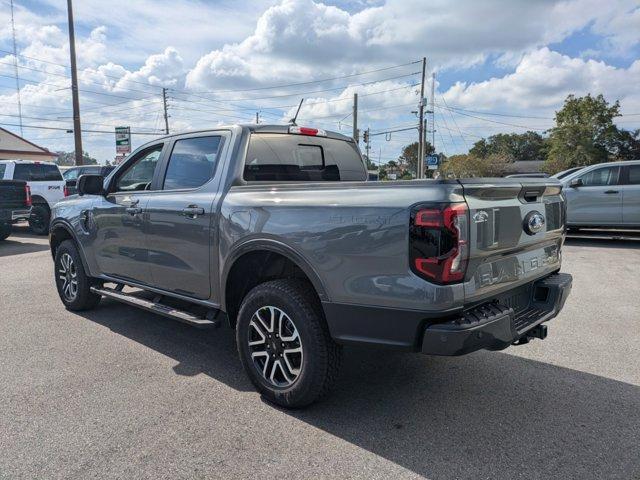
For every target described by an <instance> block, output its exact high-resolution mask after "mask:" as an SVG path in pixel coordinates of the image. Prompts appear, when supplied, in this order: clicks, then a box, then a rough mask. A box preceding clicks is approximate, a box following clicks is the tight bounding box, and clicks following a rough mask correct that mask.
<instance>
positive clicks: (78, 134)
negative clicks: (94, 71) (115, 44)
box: [67, 0, 83, 165]
mask: <svg viewBox="0 0 640 480" xmlns="http://www.w3.org/2000/svg"><path fill="white" fill-rule="evenodd" d="M67 13H68V15H69V55H70V56H71V95H72V101H73V140H74V144H75V154H76V155H75V156H76V165H82V163H83V162H82V129H81V127H80V99H79V98H78V70H77V66H76V37H75V32H74V28H73V6H72V5H71V0H67Z"/></svg>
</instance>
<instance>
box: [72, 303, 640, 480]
mask: <svg viewBox="0 0 640 480" xmlns="http://www.w3.org/2000/svg"><path fill="white" fill-rule="evenodd" d="M104 303H105V307H104V308H98V309H96V310H94V311H91V312H87V313H85V314H83V315H84V316H85V317H86V318H88V319H90V320H92V321H94V322H97V323H99V324H101V325H104V326H106V327H108V328H110V329H111V330H112V331H114V332H116V333H118V334H120V335H124V336H125V337H127V338H129V339H132V340H134V341H136V342H139V343H141V344H143V345H145V346H147V347H149V348H152V349H154V350H156V351H158V352H160V353H162V354H164V355H167V356H169V357H171V358H173V359H175V360H176V361H178V362H179V363H178V365H177V366H176V367H174V371H175V372H176V374H179V375H187V376H188V375H196V374H199V373H204V374H206V375H208V376H210V377H211V378H213V379H214V380H216V381H220V382H223V383H225V384H226V385H228V386H230V387H232V388H234V389H237V390H239V391H251V390H253V388H252V386H251V384H250V383H249V381H248V380H247V379H246V377H245V374H244V372H243V371H242V368H241V366H240V362H239V360H238V356H237V353H236V349H235V344H234V336H233V333H232V331H231V330H230V329H229V328H228V327H221V328H220V329H219V330H212V331H209V330H196V329H193V328H191V327H187V326H184V325H181V324H178V323H175V322H173V321H171V320H167V319H164V318H162V317H158V316H155V315H152V314H149V313H146V312H140V311H137V310H135V309H132V308H130V307H125V306H122V305H119V304H115V303H114V302H111V301H105V302H104ZM514 348H516V347H514ZM518 348H526V347H518ZM273 408H274V409H277V407H275V406H274V407H273ZM280 412H281V413H282V414H283V415H289V416H291V417H293V418H296V419H297V420H299V421H303V422H305V423H308V424H309V425H312V426H314V427H316V428H319V429H321V430H324V431H325V432H328V433H330V434H332V435H334V436H336V437H338V438H340V439H343V440H344V441H347V442H349V443H352V444H354V445H356V446H358V447H360V448H363V449H366V450H368V451H370V452H372V453H374V454H376V455H378V456H380V457H382V458H384V459H387V460H389V461H391V462H394V463H395V464H397V465H400V466H402V467H404V468H406V469H408V470H409V471H412V472H414V473H416V474H418V475H423V476H426V477H428V478H430V479H436V480H437V479H450V478H464V479H477V478H492V479H505V480H506V479H509V480H511V479H513V478H563V479H569V478H576V479H578V478H579V479H586V478H607V479H613V478H625V479H628V478H638V475H640V455H639V450H638V448H639V447H638V445H640V424H639V420H638V419H639V416H640V413H639V412H640V387H638V386H635V385H631V384H627V383H624V382H620V381H615V380H611V379H607V378H604V377H600V376H597V375H592V374H589V373H584V372H580V371H576V370H571V369H568V368H563V367H557V366H554V365H550V364H547V363H542V362H537V361H533V360H528V359H524V358H520V357H517V356H514V355H511V354H508V353H497V352H477V353H475V354H472V355H469V356H466V357H456V358H438V357H426V356H422V355H419V354H406V353H396V352H389V351H384V350H368V349H360V348H353V347H351V348H345V358H344V364H343V371H342V375H341V377H340V380H339V381H338V385H337V387H336V389H335V390H334V391H333V392H332V394H331V395H330V396H329V397H328V398H327V399H326V400H324V401H323V402H321V403H318V404H316V405H313V406H311V407H309V408H307V409H304V410H295V411H287V410H280ZM282 434H283V435H286V434H287V432H282ZM336 473H337V474H339V472H336Z"/></svg>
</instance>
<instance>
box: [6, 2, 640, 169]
mask: <svg viewBox="0 0 640 480" xmlns="http://www.w3.org/2000/svg"><path fill="white" fill-rule="evenodd" d="M44 1H45V2H47V3H48V6H49V8H48V9H47V10H45V11H44V13H42V12H41V13H36V12H33V11H29V10H28V9H26V8H24V7H22V6H19V5H18V6H17V10H16V20H17V25H16V26H17V34H18V44H19V47H20V51H21V53H22V54H23V55H26V56H30V57H34V58H40V59H46V60H48V61H49V62H53V64H51V63H42V62H39V61H36V60H29V59H27V58H24V57H21V58H20V64H21V65H23V66H24V67H28V68H32V69H36V70H43V71H41V72H39V71H34V70H24V71H22V72H21V74H22V76H23V78H29V79H33V80H36V81H40V82H42V83H41V84H39V85H29V84H28V85H25V86H24V87H23V88H22V93H23V95H22V100H23V106H24V113H25V115H30V116H32V117H40V118H51V119H53V120H54V124H55V125H61V126H68V125H69V124H70V113H69V110H70V95H69V90H68V88H67V89H66V90H65V89H64V88H65V87H68V85H69V83H70V82H69V79H68V74H69V70H68V68H67V67H64V66H57V65H54V64H62V65H66V64H68V59H69V52H68V47H67V32H66V25H65V22H66V11H65V10H64V8H63V7H64V5H63V3H60V2H59V1H58V0H44ZM341 4H342V5H344V2H342V3H341ZM349 7H350V8H349V10H346V9H345V8H340V7H336V6H330V5H326V4H323V3H320V2H314V1H312V0H281V1H278V2H277V3H275V2H274V0H260V1H258V2H249V1H247V0H240V1H237V2H232V1H231V0H224V1H222V2H216V3H215V4H212V3H206V2H201V1H195V0H156V1H151V0H140V1H139V2H138V1H136V2H127V1H125V0H114V1H112V2H104V1H101V0H84V1H83V2H76V5H75V8H76V11H75V14H76V27H77V29H76V32H77V42H78V55H79V66H80V70H79V77H80V86H81V89H82V90H84V91H83V92H82V101H81V109H82V112H83V121H84V122H85V124H86V125H85V127H86V128H88V129H104V130H110V129H111V128H112V127H111V126H112V125H115V124H122V123H123V122H125V123H129V124H130V125H132V126H134V128H137V129H139V130H144V129H155V128H160V127H161V126H162V123H163V121H162V118H161V116H160V115H161V106H160V89H161V87H170V88H172V89H173V90H172V91H171V92H170V96H171V98H170V108H171V109H172V110H171V115H172V118H171V124H172V128H174V129H175V130H183V129H191V128H200V127H206V126H211V125H214V124H216V123H217V122H220V121H224V120H227V121H240V120H250V119H251V118H252V117H253V115H254V113H255V110H253V108H254V107H255V108H256V109H258V108H262V110H263V119H264V120H267V119H268V120H269V121H282V120H287V119H288V118H290V117H291V116H292V115H293V112H294V110H295V108H294V107H293V105H295V104H297V102H298V100H299V98H300V97H302V96H304V97H305V104H304V106H303V108H302V111H301V113H300V118H301V119H302V120H305V119H307V120H309V121H310V122H312V123H314V124H320V125H322V126H324V127H325V128H333V129H335V128H337V126H338V123H337V122H338V120H339V119H341V118H343V117H346V118H345V119H344V121H343V122H342V123H341V125H343V128H346V130H348V129H349V127H348V124H349V123H350V121H351V119H350V113H351V99H352V95H353V93H354V92H355V91H357V92H358V93H359V94H360V106H361V113H360V125H361V126H362V127H363V128H364V127H366V126H369V125H370V126H371V127H372V128H382V127H388V126H390V125H396V124H398V123H400V124H408V123H411V122H413V123H415V117H414V116H413V115H412V114H410V111H411V110H412V109H415V106H414V105H415V104H416V103H417V96H416V94H415V88H408V87H407V85H409V84H410V83H411V82H413V81H414V80H415V78H416V77H414V78H412V79H409V78H406V79H390V80H387V81H384V82H379V83H376V84H367V85H359V84H360V83H362V82H367V81H371V80H375V79H381V78H385V77H391V76H394V75H398V74H402V73H408V72H411V71H415V70H418V69H419V66H418V65H414V66H411V67H406V68H403V69H398V70H391V71H387V72H384V73H383V72H380V73H377V74H375V75H374V74H372V75H368V76H362V77H354V78H349V79H342V80H336V81H333V82H323V83H321V84H315V85H302V86H299V87H294V88H288V89H285V88H282V89H269V90H264V91H251V92H234V93H230V92H220V90H225V89H251V88H260V87H263V86H266V85H274V84H287V83H292V82H305V81H309V80H317V79H319V78H328V77H335V76H340V75H345V74H351V73H354V72H360V71H363V70H371V69H375V68H378V67H386V66H388V65H392V64H399V63H405V62H407V61H411V60H416V59H418V58H420V57H422V56H424V55H426V56H427V58H428V65H429V69H431V68H435V69H437V70H440V71H442V70H446V69H450V68H455V69H456V75H457V74H458V73H459V75H460V77H462V78H464V76H465V74H466V68H468V67H470V66H473V65H477V64H482V63H483V62H485V61H486V60H487V59H488V58H491V59H496V58H497V59H498V60H497V63H498V64H499V65H500V66H501V67H502V68H505V69H508V70H510V71H512V73H509V74H507V75H504V76H503V77H501V78H493V79H490V80H486V81H478V82H473V83H472V82H461V83H458V84H456V85H454V86H453V87H451V88H450V89H449V90H448V91H447V92H446V93H445V97H446V98H447V101H448V102H449V103H450V104H452V105H459V106H462V107H464V108H468V109H471V110H494V111H502V112H505V113H523V114H525V115H539V116H553V111H554V109H557V108H558V107H559V106H560V105H561V104H562V101H563V100H564V98H565V97H566V95H567V94H568V93H577V94H583V93H586V92H592V93H600V92H602V93H604V94H605V95H606V96H607V98H609V99H611V100H613V99H615V98H620V99H621V100H622V105H623V109H624V110H626V111H627V112H630V111H631V110H635V112H638V111H640V101H639V100H638V94H637V93H635V92H634V85H637V83H638V80H639V78H638V70H640V66H639V64H638V61H636V62H635V63H633V64H632V65H631V66H629V67H627V68H615V67H613V66H611V65H607V64H606V63H605V62H598V61H594V60H586V59H583V58H570V57H567V56H563V55H560V54H559V53H557V52H553V51H552V50H551V49H549V48H548V47H547V46H548V45H549V44H551V43H553V42H559V41H562V40H563V39H564V38H566V37H567V36H568V35H570V34H571V33H572V32H576V31H579V30H582V29H586V30H588V31H591V32H592V33H594V34H595V35H598V36H600V38H601V39H602V41H601V43H600V44H599V45H589V47H591V52H590V53H589V54H588V55H587V54H585V58H586V57H588V56H594V55H598V53H600V55H599V57H600V58H607V57H606V56H605V55H603V54H602V53H603V52H604V51H606V52H607V55H609V56H611V55H618V56H621V57H624V56H625V55H629V52H632V51H634V50H633V49H634V48H635V47H636V46H637V44H638V41H639V40H640V38H639V36H640V8H639V7H638V4H637V0H611V1H609V2H607V3H603V2H601V1H600V0H546V1H544V2H531V1H525V0H514V1H511V2H504V1H502V0H487V1H485V2H477V1H471V0H460V1H458V2H454V3H452V2H450V1H446V0H434V1H432V2H429V4H428V5H425V2H424V0H386V1H383V0H375V1H369V0H362V1H360V0H354V1H352V2H350V3H349ZM114 12H118V14H117V15H116V14H114ZM8 25H9V21H8V16H7V11H6V10H3V11H0V43H1V44H2V45H5V49H6V45H7V41H8V40H9V39H10V34H11V32H10V29H9V28H8ZM83 32H90V33H84V34H83ZM207 52H208V53H207ZM585 52H586V49H585ZM631 58H632V57H631ZM0 61H1V62H4V63H11V62H12V57H10V56H5V57H4V58H3V59H1V60H0ZM494 61H495V60H494ZM0 69H1V70H2V72H3V73H6V74H8V75H11V73H12V69H11V66H10V65H0ZM4 83H5V84H7V83H8V81H7V82H4ZM47 84H49V85H47ZM347 85H348V86H347ZM9 87H10V84H9V86H6V85H5V89H3V90H0V114H6V115H15V113H16V103H15V102H16V99H15V93H14V92H12V91H11V89H10V88H9ZM338 87H340V88H338ZM185 88H188V89H191V91H192V92H193V93H194V95H193V96H186V95H185V94H184V93H183V92H182V90H183V89H185ZM323 88H335V90H331V91H329V92H326V93H325V92H315V93H314V92H313V90H320V89H323ZM384 90H391V91H389V92H385V93H381V94H376V95H369V94H371V93H377V92H381V91H384ZM216 91H217V92H218V93H217V94H216V93H201V92H216ZM91 92H95V93H91ZM293 92H298V94H297V95H291V96H286V95H289V94H291V93H293ZM332 92H333V93H332ZM108 95H119V97H118V96H116V97H109V96H108ZM277 95H283V96H282V97H276V98H272V99H261V100H256V101H252V100H251V99H252V98H262V97H267V96H277ZM127 98H139V99H140V100H135V101H130V102H128V103H124V102H127ZM234 98H235V99H236V101H234V102H231V101H229V100H230V99H234ZM239 99H246V100H239ZM107 104H110V105H113V106H107ZM116 104H120V105H122V106H118V105H116ZM282 105H291V106H290V107H288V108H285V107H282ZM274 106H279V107H280V108H277V109H273V107H274ZM442 114H444V116H443V115H442ZM8 118H13V117H0V119H1V120H3V121H7V122H8V121H9V120H8ZM455 118H456V119H457V120H458V123H459V126H460V128H461V129H462V130H463V131H468V132H469V133H470V134H474V135H475V134H479V135H485V134H491V133H495V132H496V131H508V130H512V129H513V128H512V127H509V126H507V125H500V124H495V123H494V124H491V123H487V122H484V121H480V120H478V119H472V118H469V117H462V116H457V114H456V117H455ZM636 118H637V117H636ZM436 121H437V122H438V124H439V131H438V136H437V137H436V139H437V140H438V139H439V135H440V134H443V136H444V140H445V141H447V137H449V134H450V133H452V135H451V136H453V135H455V134H454V133H453V132H455V131H457V127H456V126H455V125H454V124H453V119H452V118H451V116H450V114H448V113H447V112H446V111H438V114H437V115H436ZM445 121H447V122H448V123H447V124H445ZM55 122H57V123H55ZM25 123H27V122H26V121H25ZM30 123H31V124H38V123H39V124H44V123H46V122H45V121H44V120H30ZM504 123H524V124H527V125H533V126H536V127H543V126H545V125H546V124H547V123H548V122H547V121H545V120H544V119H542V120H526V119H522V121H520V120H513V121H511V120H509V119H508V118H507V119H505V122H504ZM344 125H347V126H346V127H344ZM447 129H451V131H449V130H447ZM516 130H517V129H516ZM29 132H30V133H33V134H34V136H36V135H37V137H38V138H42V139H47V138H51V139H56V140H55V142H59V143H55V142H54V143H52V144H47V146H48V147H49V148H53V149H55V148H66V149H69V148H71V138H70V136H69V138H68V139H65V138H64V137H65V133H64V132H57V131H52V132H48V131H37V130H35V131H34V130H32V131H29ZM458 136H459V135H458ZM414 137H415V134H414V133H413V132H407V133H399V134H394V139H393V140H392V141H391V142H388V143H383V144H382V145H383V147H382V148H383V152H382V153H383V155H387V153H386V152H388V151H394V155H395V150H394V149H396V150H397V149H398V147H399V145H400V144H401V143H402V142H404V141H408V139H410V138H414ZM134 138H135V137H134ZM148 138H149V137H145V139H148ZM473 139H474V137H472V136H470V137H469V142H472V141H473ZM112 140H113V139H112V137H111V136H109V135H101V134H87V136H86V140H85V143H86V146H87V148H88V149H89V150H90V151H92V152H94V153H97V154H98V155H99V156H100V157H101V158H104V159H106V158H110V157H111V156H112V153H113V145H112ZM141 140H142V138H139V139H138V141H141ZM52 141H53V140H52ZM134 141H136V140H134ZM451 143H455V141H454V140H452V141H451ZM460 148H463V147H462V146H460Z"/></svg>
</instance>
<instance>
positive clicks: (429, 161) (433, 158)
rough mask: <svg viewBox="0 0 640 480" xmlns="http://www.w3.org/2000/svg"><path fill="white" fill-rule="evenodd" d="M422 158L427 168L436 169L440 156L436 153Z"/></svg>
mask: <svg viewBox="0 0 640 480" xmlns="http://www.w3.org/2000/svg"><path fill="white" fill-rule="evenodd" d="M424 160H425V162H424V163H425V164H426V165H427V169H428V170H437V169H438V165H439V164H440V157H439V156H438V155H427V156H426V157H425V158H424Z"/></svg>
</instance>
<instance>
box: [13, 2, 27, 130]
mask: <svg viewBox="0 0 640 480" xmlns="http://www.w3.org/2000/svg"><path fill="white" fill-rule="evenodd" d="M11 36H12V38H13V68H14V70H15V74H16V99H17V101H18V117H20V136H21V137H24V131H23V129H22V101H21V100H20V70H19V69H18V49H17V47H16V24H15V22H14V19H13V0H11Z"/></svg>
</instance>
